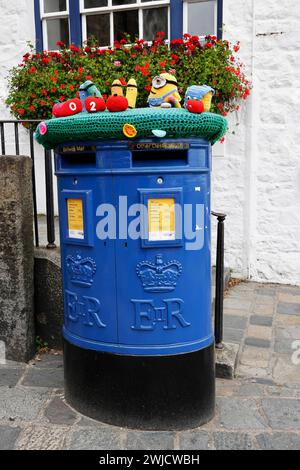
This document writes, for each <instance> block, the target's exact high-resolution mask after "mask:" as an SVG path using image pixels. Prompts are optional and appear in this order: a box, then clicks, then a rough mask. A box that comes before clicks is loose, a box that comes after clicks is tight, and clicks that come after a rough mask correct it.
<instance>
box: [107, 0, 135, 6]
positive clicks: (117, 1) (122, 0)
mask: <svg viewBox="0 0 300 470" xmlns="http://www.w3.org/2000/svg"><path fill="white" fill-rule="evenodd" d="M129 3H136V0H112V4H113V6H115V5H128V4H129Z"/></svg>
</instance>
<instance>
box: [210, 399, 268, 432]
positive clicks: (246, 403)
mask: <svg viewBox="0 0 300 470" xmlns="http://www.w3.org/2000/svg"><path fill="white" fill-rule="evenodd" d="M217 405H218V409H219V413H220V424H221V425H222V426H224V427H225V428H227V429H247V430H249V429H264V428H265V427H266V422H265V420H264V418H263V416H261V414H260V413H259V410H258V407H257V404H256V402H255V401H254V400H251V399H250V400H249V399H242V398H233V397H230V398H223V397H221V398H218V399H217Z"/></svg>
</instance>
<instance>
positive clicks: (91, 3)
mask: <svg viewBox="0 0 300 470" xmlns="http://www.w3.org/2000/svg"><path fill="white" fill-rule="evenodd" d="M107 4H108V3H107V0H84V8H100V7H107Z"/></svg>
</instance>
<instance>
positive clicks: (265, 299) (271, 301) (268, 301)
mask: <svg viewBox="0 0 300 470" xmlns="http://www.w3.org/2000/svg"><path fill="white" fill-rule="evenodd" d="M255 303H256V304H258V305H271V306H274V305H275V304H276V297H275V296H271V295H261V294H260V295H257V296H256V299H255Z"/></svg>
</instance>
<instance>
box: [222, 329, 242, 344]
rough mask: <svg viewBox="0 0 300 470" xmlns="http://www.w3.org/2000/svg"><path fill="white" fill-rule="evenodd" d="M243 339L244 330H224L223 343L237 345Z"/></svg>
mask: <svg viewBox="0 0 300 470" xmlns="http://www.w3.org/2000/svg"><path fill="white" fill-rule="evenodd" d="M243 337H244V330H236V329H234V328H224V341H226V342H228V343H238V344H240V342H241V341H242V339H243Z"/></svg>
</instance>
